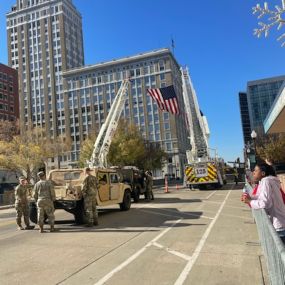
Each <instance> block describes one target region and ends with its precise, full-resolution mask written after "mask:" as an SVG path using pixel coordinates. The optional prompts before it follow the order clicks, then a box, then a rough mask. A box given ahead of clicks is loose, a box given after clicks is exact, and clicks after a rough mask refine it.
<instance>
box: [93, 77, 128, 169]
mask: <svg viewBox="0 0 285 285" xmlns="http://www.w3.org/2000/svg"><path fill="white" fill-rule="evenodd" d="M129 84H130V80H129V79H126V80H124V81H123V83H122V84H121V87H120V88H119V90H118V92H117V95H116V97H115V100H114V102H113V104H112V105H111V108H110V110H109V114H108V116H107V118H106V120H105V122H104V124H103V125H102V126H101V128H100V131H99V134H98V137H97V138H96V141H95V144H94V149H93V153H92V156H91V159H90V161H88V165H89V167H91V168H93V167H95V166H97V167H107V155H108V153H109V149H110V145H111V142H112V139H113V137H114V134H115V131H116V129H117V127H118V123H119V119H120V117H121V114H122V111H123V109H124V106H125V102H126V99H127V98H128V88H129Z"/></svg>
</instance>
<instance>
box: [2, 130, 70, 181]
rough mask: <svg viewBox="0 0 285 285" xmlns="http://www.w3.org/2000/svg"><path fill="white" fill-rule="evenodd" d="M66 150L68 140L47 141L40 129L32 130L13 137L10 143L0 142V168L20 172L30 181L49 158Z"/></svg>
mask: <svg viewBox="0 0 285 285" xmlns="http://www.w3.org/2000/svg"><path fill="white" fill-rule="evenodd" d="M68 148H69V143H68V140H63V139H61V138H57V139H54V140H52V139H49V138H48V137H46V136H45V132H44V131H43V130H42V129H41V128H34V129H33V130H32V131H26V132H25V133H22V134H21V135H17V136H14V137H13V139H12V140H11V141H7V140H6V141H5V140H0V167H3V168H5V169H8V170H11V171H17V172H20V173H22V174H23V175H26V176H27V179H28V180H30V179H31V178H32V177H33V174H34V173H35V172H36V171H37V169H38V168H39V167H40V166H42V165H43V164H44V165H46V164H47V162H48V159H49V158H52V157H54V156H56V155H59V154H61V153H64V152H65V151H67V149H68Z"/></svg>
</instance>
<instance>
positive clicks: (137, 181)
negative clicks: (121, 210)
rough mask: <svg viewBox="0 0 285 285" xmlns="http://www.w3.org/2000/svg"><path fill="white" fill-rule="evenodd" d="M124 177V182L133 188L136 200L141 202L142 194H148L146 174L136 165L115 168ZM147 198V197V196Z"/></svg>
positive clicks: (133, 195) (133, 196)
mask: <svg viewBox="0 0 285 285" xmlns="http://www.w3.org/2000/svg"><path fill="white" fill-rule="evenodd" d="M115 169H117V171H118V173H119V174H120V176H121V177H122V182H123V183H126V184H129V185H130V186H131V188H132V198H133V199H134V202H135V203H137V202H139V199H140V195H144V196H146V183H145V174H144V171H143V170H139V169H138V168H137V167H135V166H124V167H122V168H115ZM145 198H146V197H145Z"/></svg>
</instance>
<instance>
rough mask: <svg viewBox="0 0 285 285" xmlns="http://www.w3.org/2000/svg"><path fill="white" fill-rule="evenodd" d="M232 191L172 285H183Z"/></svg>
mask: <svg viewBox="0 0 285 285" xmlns="http://www.w3.org/2000/svg"><path fill="white" fill-rule="evenodd" d="M231 192H232V190H230V191H229V192H228V194H227V196H226V197H225V199H224V201H223V203H222V204H221V206H220V208H219V210H218V212H217V214H216V216H215V218H214V219H213V220H212V221H211V223H210V225H209V226H208V228H207V229H206V231H205V233H204V234H203V236H202V238H201V240H200V242H199V244H198V245H197V247H196V248H195V250H194V253H193V255H192V256H191V258H190V260H189V261H188V263H187V264H186V266H185V267H184V269H183V271H182V272H181V274H180V276H179V277H178V279H177V280H176V282H175V284H174V285H182V284H183V283H184V281H185V280H186V278H187V276H188V275H189V273H190V271H191V269H192V268H193V265H194V264H195V262H196V260H197V258H198V257H199V255H200V252H201V250H202V249H203V247H204V245H205V242H206V240H207V238H208V236H209V234H210V233H211V230H212V228H213V227H214V225H215V223H216V221H217V220H218V218H219V216H220V214H221V212H222V210H223V208H224V206H225V203H226V201H227V199H228V197H229V196H230V194H231Z"/></svg>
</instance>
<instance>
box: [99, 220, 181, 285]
mask: <svg viewBox="0 0 285 285" xmlns="http://www.w3.org/2000/svg"><path fill="white" fill-rule="evenodd" d="M181 221H182V219H179V220H177V221H175V222H174V223H173V224H171V226H169V227H167V228H166V229H165V230H164V231H162V232H161V233H160V234H159V235H157V236H156V237H155V238H154V239H152V240H151V241H150V242H148V243H147V244H146V245H145V246H144V247H143V248H141V249H140V250H139V251H137V252H136V253H134V254H133V255H132V256H130V257H129V258H128V259H126V260H125V261H124V262H123V263H121V264H120V265H119V266H117V267H116V268H114V269H113V270H112V271H111V272H109V273H108V274H106V275H105V276H104V277H102V278H101V279H100V280H99V281H98V282H96V283H95V284H94V285H103V284H105V282H107V281H108V280H109V279H110V278H112V276H113V275H114V274H116V273H117V272H119V271H121V270H122V269H123V268H124V267H126V266H127V265H129V264H130V263H131V262H132V261H134V260H135V259H136V258H138V257H139V256H140V255H141V254H142V253H143V252H144V251H145V250H146V249H147V248H148V247H150V246H151V245H152V244H153V243H154V242H156V241H158V240H159V239H160V238H161V237H162V236H164V235H165V234H166V233H167V232H168V231H170V230H171V229H172V228H173V227H174V226H175V225H176V224H178V223H180V222H181Z"/></svg>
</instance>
